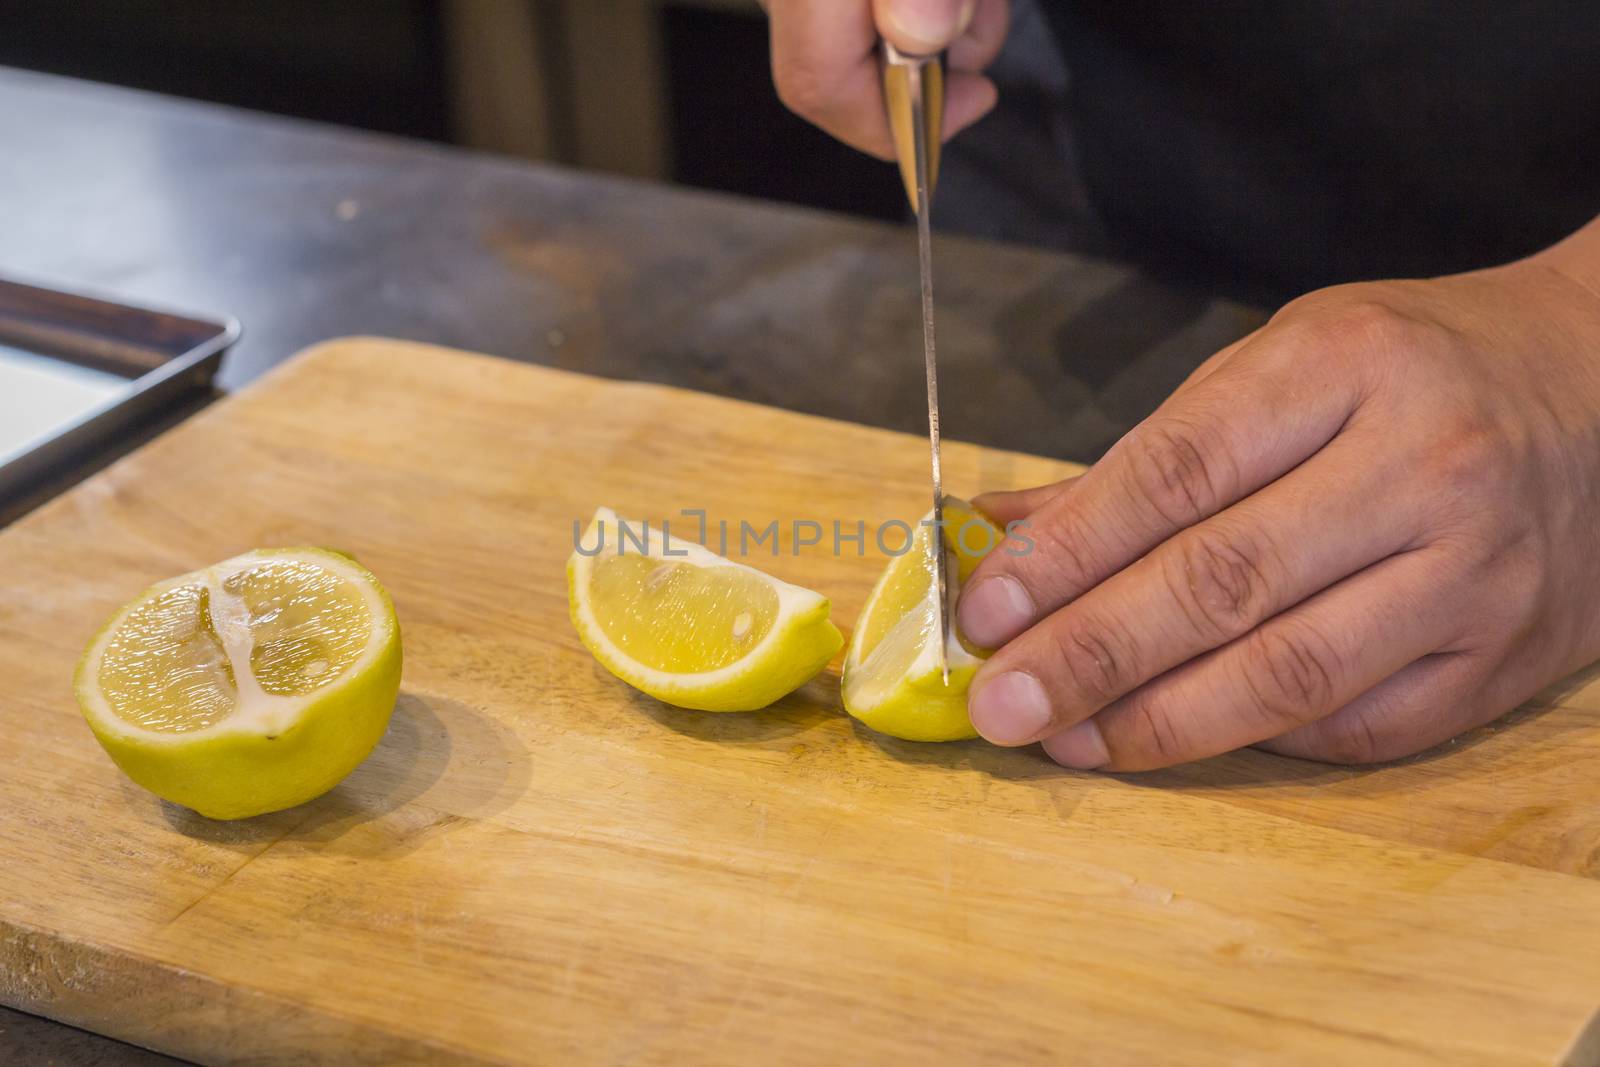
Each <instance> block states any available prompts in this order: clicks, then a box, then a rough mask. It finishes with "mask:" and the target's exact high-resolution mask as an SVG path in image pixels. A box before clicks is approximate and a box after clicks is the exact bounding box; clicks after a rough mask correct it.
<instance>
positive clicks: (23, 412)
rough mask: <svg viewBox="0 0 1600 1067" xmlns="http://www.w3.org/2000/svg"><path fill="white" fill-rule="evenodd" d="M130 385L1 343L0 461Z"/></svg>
mask: <svg viewBox="0 0 1600 1067" xmlns="http://www.w3.org/2000/svg"><path fill="white" fill-rule="evenodd" d="M131 384H132V383H131V382H129V381H128V379H126V378H121V377H118V376H117V375H115V374H108V373H106V372H105V371H99V370H91V369H90V368H88V367H80V366H78V365H77V364H75V363H68V362H66V361H65V360H60V359H51V358H50V357H48V356H39V355H35V354H34V353H32V352H24V351H22V350H21V349H18V348H9V347H7V346H5V345H0V463H4V462H6V461H7V460H9V459H11V458H12V457H13V456H15V455H17V454H19V453H22V452H25V451H27V450H28V448H29V447H31V446H32V445H33V444H34V443H35V442H37V441H39V440H41V439H43V438H46V437H49V436H51V435H52V434H54V433H55V432H56V431H57V430H58V429H60V428H61V427H62V426H64V425H66V424H68V423H71V422H74V421H76V420H77V419H79V418H81V417H82V416H83V415H85V414H87V413H88V412H90V411H92V410H93V409H95V408H97V407H99V406H100V405H101V404H103V403H105V402H106V401H107V400H109V399H111V398H112V397H114V396H116V395H118V394H119V393H121V392H123V391H124V390H126V389H127V388H128V387H129V385H131Z"/></svg>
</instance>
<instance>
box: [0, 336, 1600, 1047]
mask: <svg viewBox="0 0 1600 1067" xmlns="http://www.w3.org/2000/svg"><path fill="white" fill-rule="evenodd" d="M925 449H926V444H925V442H924V441H922V440H920V439H918V438H915V437H906V436H901V435H897V434H893V433H889V432H886V431H880V430H870V429H865V428H862V427H859V426H852V425H847V424H843V423H837V422H831V421H828V420H824V419H819V418H814V417H808V416H803V415H797V414H792V413H784V412H778V411H773V410H769V409H765V408H761V407H758V406H754V405H749V404H742V403H738V402H734V401H729V400H723V399H716V398H711V397H706V396H700V395H697V394H693V393H686V392H682V391H677V390H672V389H668V388H665V387H661V386H655V385H635V384H626V383H616V382H603V381H599V380H596V379H592V378H587V377H582V376H578V375H572V374H566V373H562V372H557V371H549V370H540V369H536V368H532V367H528V366H523V365H518V364H513V363H510V362H505V361H500V360H494V359H489V358H483V357H469V356H466V355H461V354H453V353H450V352H447V351H445V350H442V349H434V348H428V347H424V346H419V345H410V344H401V343H397V342H384V341H376V340H360V339H358V340H350V341H342V342H336V343H332V344H330V345H326V346H322V347H319V348H318V349H316V350H313V351H312V352H310V353H308V354H306V355H304V356H302V357H300V358H298V359H297V360H295V361H293V362H291V363H289V364H287V365H285V366H284V367H282V368H280V369H278V370H276V371H274V372H273V373H271V374H270V375H269V376H268V377H267V378H265V379H263V380H262V381H261V382H259V383H258V384H257V385H255V386H252V387H251V388H250V389H247V390H245V391H244V392H243V393H241V394H239V395H237V396H235V397H232V398H230V399H228V400H226V401H223V402H222V403H220V404H217V405H215V406H214V407H213V408H211V409H209V410H208V411H206V412H204V413H203V414H201V415H199V416H197V417H196V418H195V419H193V420H192V421H191V422H189V423H188V424H186V425H184V426H182V427H180V428H179V429H177V430H175V431H173V432H171V433H169V434H167V435H165V436H163V437H162V438H160V439H158V440H156V441H155V442H153V443H152V444H150V445H148V446H147V447H145V448H143V449H141V450H140V451H139V452H137V453H135V454H133V455H132V456H129V457H128V458H126V459H124V460H122V461H121V462H119V463H118V464H116V465H115V466H113V467H111V468H109V469H107V470H106V471H103V472H101V473H100V474H98V475H97V476H95V477H94V478H93V479H92V480H90V481H89V482H87V483H85V484H84V485H83V486H81V487H80V488H78V489H77V490H75V491H73V492H71V493H70V494H68V495H66V496H65V497H63V498H61V499H59V500H57V501H56V502H54V503H52V504H50V505H48V506H46V507H44V508H43V509H41V510H40V511H39V512H37V513H35V514H34V515H32V516H29V517H28V518H26V519H24V520H22V521H20V522H19V523H17V524H15V525H14V526H13V527H11V528H9V529H7V530H6V531H4V532H3V533H0V581H3V582H4V587H5V589H6V591H7V596H6V597H5V599H4V601H3V603H0V761H3V765H4V768H5V773H4V776H3V779H0V800H3V803H4V805H5V809H4V810H5V815H4V816H3V817H0V883H3V885H4V892H3V893H0V1000H3V1001H4V1002H5V1003H7V1004H10V1005H12V1006H14V1007H18V1008H21V1009H24V1010H28V1011H34V1012H39V1013H43V1014H47V1015H50V1016H52V1017H55V1018H59V1019H63V1020H65V1021H69V1022H73V1023H76V1024H79V1025H83V1026H87V1027H89V1028H92V1029H96V1030H99V1031H102V1032H106V1033H110V1034H113V1035H115V1036H118V1037H122V1038H125V1039H128V1040H133V1041H136V1042H139V1043H142V1044H147V1045H149V1046H152V1047H154V1048H157V1049H160V1050H162V1051H166V1052H171V1053H174V1054H178V1055H183V1056H187V1057H191V1058H195V1059H199V1060H203V1061H240V1060H248V1061H250V1062H252V1063H255V1062H260V1063H279V1062H281V1063H330V1064H332V1063H338V1064H344V1063H353V1062H372V1063H403V1062H452V1061H460V1062H545V1063H550V1062H562V1063H679V1062H711V1063H752V1062H758V1063H789V1064H809V1063H840V1062H856V1063H872V1062H879V1063H904V1062H927V1063H941V1064H942V1063H978V1062H984V1063H991V1062H1008V1063H1046V1062H1061V1061H1063V1060H1066V1061H1074V1062H1077V1061H1082V1062H1094V1063H1138V1064H1147V1063H1152V1062H1190V1063H1219V1064H1220V1063H1230V1064H1232V1063H1247V1062H1294V1063H1336V1062H1350V1061H1355V1060H1359V1061H1361V1062H1383V1063H1451V1064H1461V1063H1485V1064H1488V1063H1493V1064H1503V1063H1557V1062H1560V1061H1561V1060H1562V1058H1563V1056H1564V1055H1566V1056H1568V1057H1569V1060H1570V1059H1571V1057H1573V1056H1590V1057H1591V1058H1592V1054H1591V1053H1588V1052H1585V1051H1584V1050H1585V1049H1592V1048H1593V1042H1592V1040H1590V1039H1580V1035H1582V1034H1583V1032H1584V1030H1585V1027H1586V1025H1587V1024H1588V1023H1589V1021H1590V1020H1591V1018H1592V1017H1593V1015H1594V1013H1595V1009H1596V1006H1597V1005H1600V923H1597V921H1596V920H1597V917H1600V880H1597V876H1600V851H1597V850H1600V774H1596V769H1597V766H1600V723H1597V721H1596V719H1597V709H1600V685H1594V684H1588V683H1587V682H1586V681H1585V680H1583V679H1579V680H1576V681H1574V682H1570V683H1567V684H1565V685H1563V686H1561V687H1556V688H1553V689H1552V690H1551V691H1550V692H1549V693H1547V694H1545V695H1544V696H1543V697H1542V698H1541V699H1540V700H1539V701H1536V702H1535V704H1534V706H1530V707H1529V708H1527V709H1524V710H1523V711H1521V712H1519V713H1517V715H1515V716H1514V717H1513V718H1512V719H1511V720H1509V721H1508V722H1507V723H1504V724H1502V725H1500V726H1498V727H1495V728H1492V729H1490V730H1485V731H1481V732H1480V733H1478V734H1475V735H1473V736H1471V737H1469V738H1467V739H1464V740H1463V741H1461V742H1460V743H1458V744H1457V745H1454V746H1448V747H1447V748H1445V749H1444V750H1442V751H1439V752H1436V753H1431V754H1429V755H1428V756H1426V757H1423V758H1420V759H1417V760H1414V761H1409V762H1407V763H1404V764H1399V765H1394V766H1389V767H1385V768H1381V769H1378V770H1372V771H1348V770H1338V769H1332V768H1327V767H1322V766H1318V765H1315V764H1307V763H1300V762H1296V761H1291V760H1284V759H1279V758H1276V757H1271V756H1266V755H1262V754H1258V753H1245V754H1239V755H1235V756H1232V757H1228V758H1225V759H1220V760H1213V761H1210V762H1208V763H1206V764H1202V765H1198V766H1195V767H1192V768H1187V769H1184V770H1181V771H1172V772H1167V773H1165V774H1161V775H1147V776H1137V777H1127V778H1114V777H1108V776H1102V775H1092V774H1075V773H1070V772H1066V771H1063V770H1060V769H1058V768H1056V767H1054V766H1053V765H1051V764H1049V763H1048V762H1047V761H1045V760H1044V759H1043V758H1042V757H1040V756H1039V755H1038V754H1036V753H1034V752H1028V751H1002V750H997V749H993V748H991V747H989V746H986V745H984V744H982V743H980V742H972V743H961V744H954V745H935V746H926V745H924V746H919V745H915V744H910V743H904V742H897V741H893V740H890V739H887V738H882V737H878V736H876V735H873V734H871V733H870V732H867V731H865V730H863V729H861V728H859V727H857V726H855V725H854V724H853V723H852V722H851V721H850V720H849V719H848V718H846V717H844V716H843V715H842V713H841V712H840V711H839V709H838V693H837V685H838V682H837V675H836V673H834V671H832V670H830V672H829V673H828V674H826V675H824V676H823V677H821V678H819V679H818V680H816V681H815V682H813V683H811V684H810V685H808V686H806V687H805V688H804V689H802V690H801V691H800V692H799V693H797V694H795V695H794V696H792V697H790V698H787V699H786V700H784V701H782V702H781V703H780V704H779V705H778V706H776V707H775V708H774V709H771V710H770V711H768V712H766V713H760V714H751V715H707V714H702V713H696V712H686V711H678V710H674V709H671V708H667V707H664V706H662V705H660V704H658V703H656V702H654V701H651V700H649V699H647V698H644V697H642V696H640V695H638V694H635V693H633V692H632V691H630V690H628V689H626V688H625V687H623V686H622V685H621V684H620V683H618V682H616V681H615V680H614V679H612V678H611V677H610V676H609V675H607V674H606V673H605V672H604V671H603V670H602V669H600V668H599V667H598V666H597V665H596V664H595V663H594V662H593V661H592V660H591V659H590V658H589V657H588V655H587V654H586V653H585V652H584V651H583V650H582V648H581V646H580V645H579V644H578V642H577V639H576V637H575V636H574V634H573V633H572V630H571V627H570V626H569V624H568V622H567V613H566V602H565V585H564V577H563V563H564V560H565V558H566V556H567V554H568V552H569V551H570V546H571V541H572V536H573V533H572V523H573V521H574V520H575V519H582V518H586V517H587V516H588V515H589V513H590V512H591V511H592V509H593V508H594V507H595V505H597V504H600V503H605V504H609V505H611V506H613V507H615V508H617V509H618V511H619V512H621V513H622V514H624V515H628V516H630V517H639V518H650V519H657V520H659V519H662V518H672V517H673V516H674V515H676V514H677V512H678V509H680V508H704V509H706V511H707V512H708V514H709V515H710V516H711V517H712V519H713V520H715V519H717V518H719V517H726V518H727V519H729V520H730V521H731V522H733V523H735V524H737V522H738V521H739V520H741V519H743V520H748V521H750V522H752V523H753V524H755V525H756V526H757V527H761V526H765V525H766V523H767V522H769V521H771V520H774V519H777V520H779V521H780V524H781V525H784V526H785V527H787V525H788V524H789V523H790V522H791V521H792V520H794V519H796V518H802V519H804V518H812V519H816V520H817V521H820V522H824V523H831V521H832V520H833V519H835V518H839V519H841V520H844V521H845V522H846V523H847V524H850V523H853V522H854V521H855V520H856V519H861V520H863V521H865V522H866V523H867V524H868V529H869V530H870V529H872V528H874V527H875V526H876V525H877V524H878V523H880V522H883V521H885V520H888V519H891V518H901V519H906V518H911V517H914V516H915V515H917V514H920V512H921V510H922V498H923V496H924V494H925V489H924V479H925V474H924V469H923V465H924V464H925V462H926V451H925ZM945 458H946V480H947V483H948V484H949V485H950V486H951V488H952V489H953V490H954V491H957V492H961V493H965V494H971V493H974V492H976V491H978V490H980V489H987V488H1000V487H1006V486H1016V485H1023V484H1029V483H1035V482H1039V481H1042V480H1046V479H1050V478H1054V477H1059V476H1061V475H1063V474H1066V473H1069V472H1070V471H1071V470H1072V468H1070V467H1068V466H1066V465H1064V464H1059V463H1055V462H1051V461H1045V460H1041V459H1036V458H1031V457H1027V456H1022V455H1017V454H1011V453H1001V452H995V451H988V450H982V449H978V448H974V447H971V446H964V445H961V444H951V445H949V446H948V451H947V453H946V457H945ZM306 543H315V544H327V545H332V546H335V547H339V548H343V549H346V550H349V551H352V552H354V553H355V554H356V555H357V556H358V557H360V558H361V560H362V561H363V562H364V563H366V564H367V565H368V566H370V567H371V568H372V569H373V570H374V571H375V572H377V574H378V575H379V576H380V577H381V578H382V579H383V580H384V581H385V583H386V584H387V585H388V587H389V589H390V590H391V592H392V593H393V595H394V598H395V602H396V605H397V607H398V609H399V612H400V617H401V621H402V625H403V627H404V630H405V642H406V676H405V685H404V690H403V694H402V697H401V700H400V704H399V706H398V708H397V711H396V714H395V719H394V723H393V725H392V727H391V729H390V732H389V735H388V736H387V737H386V739H385V740H384V742H383V743H382V744H381V745H380V746H379V748H378V750H377V751H376V752H375V753H374V754H373V756H372V757H371V758H370V759H369V760H368V761H367V762H366V763H365V764H363V765H362V766H361V767H360V768H359V769H358V770H357V771H356V772H355V773H354V774H353V775H352V776H351V777H350V778H349V779H348V780H347V781H346V782H345V783H344V784H343V785H341V786H340V787H339V788H337V789H336V790H334V791H333V792H332V793H330V794H328V795H327V796H325V797H323V798H322V799H320V800H318V801H315V802H313V803H311V804H308V805H305V806H302V807H300V808H297V809H294V810H292V811H288V812H282V813H278V814H276V815H270V816H264V817H262V818H259V819H255V820H249V821H246V822H242V823H234V824H222V823H213V822H208V821H206V820H204V819H200V818H199V817H197V816H194V815H192V814H189V813H186V812H183V811H181V810H178V809H176V808H173V807H171V806H168V805H165V804H162V803H161V802H159V801H157V800H156V799H154V798H153V797H151V796H149V795H148V794H146V793H144V792H142V791H141V790H140V789H138V788H137V787H136V786H133V785H132V784H131V783H129V782H127V781H126V780H125V779H124V778H122V777H121V775H120V774H119V773H118V772H117V771H116V769H115V768H114V767H113V766H112V764H111V763H110V761H109V760H108V759H107V758H106V757H105V756H104V755H103V753H101V751H100V750H99V748H98V747H97V746H96V744H95V742H94V740H93V738H92V737H91V736H90V734H89V731H88V729H87V728H86V727H85V726H84V724H83V723H82V721H81V719H80V717H79V715H78V712H77V710H76V708H75V707H74V705H73V701H72V697H71V695H70V692H69V684H68V678H69V675H70V672H71V668H72V663H73V660H74V658H75V656H76V655H77V653H78V651H79V649H80V648H81V647H82V646H83V644H84V643H85V642H86V641H87V639H88V637H89V636H90V634H91V633H92V632H93V630H94V629H95V627H97V626H98V625H99V624H100V622H101V621H102V619H103V618H104V617H105V615H106V614H107V613H109V612H110V611H111V610H112V609H114V608H115V607H116V606H117V605H118V604H119V603H121V602H122V601H124V600H125V599H127V598H128V597H129V596H131V595H133V594H135V593H137V592H138V591H139V590H140V589H141V588H143V587H144V586H145V585H147V584H148V583H149V582H151V581H152V580H154V579H157V578H160V577H164V576H166V575H168V574H172V573H177V572H181V571H184V570H187V569H190V568H192V567H196V566H200V565H203V564H205V563H208V562H210V561H212V560H215V559H221V558H223V557H226V556H228V555H231V554H233V553H236V552H239V551H242V550H244V549H248V548H252V547H256V546H262V545H275V544H306ZM791 549H792V544H791V539H790V538H789V536H788V534H787V532H786V533H785V536H784V540H783V543H782V546H781V552H780V554H778V555H776V556H773V557H765V556H764V557H762V558H760V559H758V560H752V562H757V563H759V564H760V565H761V566H763V567H765V568H766V569H768V570H770V571H771V572H773V573H775V574H777V575H779V576H780V577H783V578H785V579H788V580H791V581H796V582H800V583H803V584H806V585H810V586H813V587H816V588H819V589H822V590H823V591H825V592H826V593H827V594H828V595H829V596H830V597H832V598H833V601H834V604H835V617H836V619H837V620H838V621H839V622H840V623H841V624H842V625H844V626H845V627H848V626H849V625H850V624H851V623H852V622H853V621H854V617H855V613H856V611H857V610H858V609H859V607H860V605H861V603H862V601H863V599H864V598H865V596H866V594H867V592H868V589H869V587H870V585H871V582H872V580H873V578H874V577H875V576H876V573H877V571H878V569H879V568H880V566H881V564H882V558H881V557H880V556H878V555H877V553H876V552H875V551H874V550H873V549H872V547H871V545H870V542H869V545H868V548H867V552H866V554H865V555H863V556H861V557H857V556H856V555H854V554H853V548H852V549H851V551H849V552H847V553H846V554H844V555H842V556H837V557H836V556H834V555H833V554H832V553H831V552H830V551H825V550H819V549H808V550H805V551H803V552H801V553H800V554H798V555H796V554H793V553H792V551H791ZM1571 1061H1572V1062H1577V1060H1571Z"/></svg>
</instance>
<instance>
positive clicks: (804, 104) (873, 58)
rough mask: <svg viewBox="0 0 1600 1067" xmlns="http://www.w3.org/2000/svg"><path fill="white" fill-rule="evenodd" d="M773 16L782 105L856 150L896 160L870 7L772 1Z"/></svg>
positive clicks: (775, 76) (808, 0)
mask: <svg viewBox="0 0 1600 1067" xmlns="http://www.w3.org/2000/svg"><path fill="white" fill-rule="evenodd" d="M767 16H768V21H769V23H770V34H771V42H772V80H773V84H775V85H776V86H777V88H778V95H779V96H780V97H781V98H782V99H783V102H784V105H785V106H787V107H788V108H789V110H791V111H793V112H795V113H796V114H799V115H803V116H805V117H806V118H808V119H810V120H811V121H813V122H815V123H816V124H817V125H819V126H821V127H822V128H823V129H825V130H827V131H828V132H829V133H831V134H833V135H834V136H835V137H837V138H839V140H841V141H844V142H845V143H846V144H848V145H851V146H852V147H855V148H859V149H861V150H862V151H863V152H868V153H870V154H872V155H875V156H878V157H880V158H883V159H889V158H892V157H893V155H894V141H893V139H892V138H891V137H890V135H889V119H888V116H887V114H886V113H885V111H884V104H883V86H882V84H881V83H880V81H879V75H878V54H877V49H878V27H877V25H876V24H875V23H874V21H873V13H872V7H871V5H870V4H866V3H843V4H841V3H837V2H836V3H828V4H819V3H816V2H815V0H768V3H767Z"/></svg>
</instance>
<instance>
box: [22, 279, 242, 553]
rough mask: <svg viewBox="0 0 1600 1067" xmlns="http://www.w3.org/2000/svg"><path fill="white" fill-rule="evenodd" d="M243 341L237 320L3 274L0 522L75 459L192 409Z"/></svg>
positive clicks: (106, 449) (77, 461)
mask: <svg viewBox="0 0 1600 1067" xmlns="http://www.w3.org/2000/svg"><path fill="white" fill-rule="evenodd" d="M238 338H239V324H238V322H236V321H234V320H233V319H227V320H223V321H217V320H212V319H205V318H197V317H194V316H190V315H184V314H179V313H176V312H171V311H163V310H157V309H154V308H148V307H138V306H134V305H130V304H125V303H121V302H118V301H116V300H114V299H111V298H108V297H104V296H91V295H88V294H85V293H81V292H65V291H62V290H59V289H49V288H44V287H42V286H38V285H29V284H26V283H23V282H20V281H15V280H12V279H8V278H5V277H0V522H4V521H5V520H6V519H7V518H9V517H14V516H15V514H17V513H18V508H19V506H20V505H21V504H22V502H24V501H25V500H28V499H29V498H30V496H31V497H33V498H34V499H33V500H32V502H33V503H37V502H38V499H37V498H38V495H39V492H40V486H41V485H45V484H47V483H49V482H50V481H51V480H52V479H59V478H60V477H61V475H62V473H63V472H64V471H68V470H70V469H71V467H72V466H73V465H74V464H78V465H82V464H84V463H86V462H92V461H93V460H94V458H95V456H96V455H97V454H101V455H104V454H106V453H111V452H114V451H116V450H117V449H118V447H119V445H123V444H125V442H126V441H127V440H128V438H129V437H130V436H134V435H137V434H138V433H139V432H140V430H141V428H143V427H147V426H148V425H149V424H150V423H152V422H155V421H158V420H160V419H161V418H162V416H163V415H168V414H170V413H171V412H172V411H173V410H174V409H177V408H181V407H183V406H184V405H186V404H187V405H190V406H192V404H193V402H194V399H195V396H196V394H204V393H206V392H208V391H209V390H210V388H211V382H212V379H213V378H214V377H215V375H216V371H217V366H218V364H220V363H221V361H222V354H223V352H225V351H226V350H227V349H228V346H230V345H232V344H233V343H234V342H235V341H236V340H238ZM7 431H9V432H7Z"/></svg>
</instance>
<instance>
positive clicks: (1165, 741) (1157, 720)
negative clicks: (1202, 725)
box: [1116, 698, 1191, 767]
mask: <svg viewBox="0 0 1600 1067" xmlns="http://www.w3.org/2000/svg"><path fill="white" fill-rule="evenodd" d="M1127 707H1128V717H1129V723H1128V730H1127V735H1128V737H1129V738H1130V739H1132V740H1133V743H1134V745H1136V746H1137V747H1138V748H1139V749H1142V752H1140V753H1139V754H1138V755H1136V756H1133V757H1132V761H1133V762H1136V763H1137V765H1138V766H1139V767H1161V766H1168V765H1170V764H1174V763H1182V762H1184V761H1185V760H1187V759H1188V758H1189V756H1190V752H1191V748H1190V745H1189V743H1188V741H1187V739H1186V738H1185V736H1184V733H1183V731H1182V730H1181V729H1180V728H1179V725H1178V720H1177V719H1176V718H1175V717H1174V716H1173V715H1172V714H1171V713H1170V711H1168V710H1164V709H1163V708H1162V706H1161V705H1159V704H1158V703H1157V702H1156V701H1154V700H1152V699H1150V698H1141V699H1134V700H1130V701H1129V703H1128V705H1127ZM1116 762H1118V763H1122V762H1127V761H1126V760H1122V759H1119V760H1117V761H1116Z"/></svg>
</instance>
